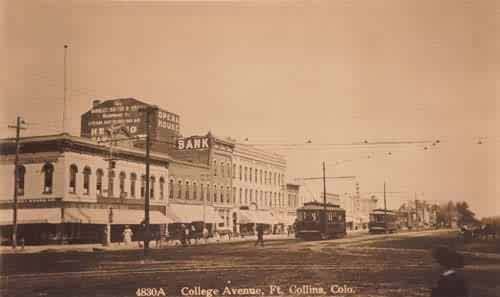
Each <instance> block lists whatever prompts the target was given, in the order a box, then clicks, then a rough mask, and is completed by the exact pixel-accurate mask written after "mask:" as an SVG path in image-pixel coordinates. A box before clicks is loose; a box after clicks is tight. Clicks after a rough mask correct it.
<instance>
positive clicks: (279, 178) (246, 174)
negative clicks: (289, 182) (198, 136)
mask: <svg viewBox="0 0 500 297" xmlns="http://www.w3.org/2000/svg"><path fill="white" fill-rule="evenodd" d="M237 168H238V169H239V173H238V172H237ZM213 173H214V176H217V175H218V174H220V176H221V177H232V178H236V176H237V175H238V177H239V180H243V181H245V182H247V181H248V182H253V183H256V184H258V183H260V184H261V185H262V184H264V185H279V186H281V185H283V184H284V183H285V175H284V174H281V173H278V172H271V171H267V170H262V169H257V168H252V167H247V166H244V167H243V166H242V165H240V166H239V167H237V166H236V164H233V170H232V172H231V164H230V163H227V164H225V163H224V162H220V164H219V165H217V160H213ZM237 173H238V174H237Z"/></svg>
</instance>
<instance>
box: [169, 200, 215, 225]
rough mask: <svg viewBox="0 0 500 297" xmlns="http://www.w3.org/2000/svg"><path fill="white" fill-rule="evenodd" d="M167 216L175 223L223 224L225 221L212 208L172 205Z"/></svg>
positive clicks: (208, 206)
mask: <svg viewBox="0 0 500 297" xmlns="http://www.w3.org/2000/svg"><path fill="white" fill-rule="evenodd" d="M167 216H168V217H169V218H171V219H172V221H173V222H174V223H191V222H202V221H205V222H207V223H222V222H224V220H223V219H222V218H221V217H220V216H219V215H218V214H217V212H216V211H215V209H214V208H213V207H212V206H210V205H207V206H203V205H193V204H178V203H172V204H170V205H169V206H167Z"/></svg>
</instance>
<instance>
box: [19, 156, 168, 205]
mask: <svg viewBox="0 0 500 297" xmlns="http://www.w3.org/2000/svg"><path fill="white" fill-rule="evenodd" d="M41 171H42V173H43V174H44V178H43V194H51V193H52V191H53V186H54V182H53V181H54V165H52V163H48V162H47V163H45V164H44V165H43V166H42V170H41ZM77 174H78V167H77V166H76V165H75V164H72V165H71V166H70V167H69V192H70V193H73V194H74V193H76V189H77ZM82 174H83V185H82V186H83V195H90V189H91V184H90V175H91V174H92V170H91V169H90V167H89V166H85V167H84V168H83V171H82ZM95 174H96V185H95V189H96V193H97V194H98V195H102V193H103V176H104V171H103V170H102V169H101V168H99V169H97V170H96V173H95ZM25 175H26V168H25V167H24V166H22V165H20V166H18V182H17V185H18V195H21V196H22V195H24V185H25ZM126 178H127V175H126V173H125V172H123V171H122V172H120V174H119V176H118V185H119V187H118V188H119V193H120V197H122V198H125V197H127V189H125V180H126ZM129 178H130V185H129V186H130V188H129V190H130V191H129V194H130V197H132V198H135V197H136V194H137V193H136V181H137V175H136V174H135V173H131V174H130V177H129ZM107 182H108V193H107V194H108V196H109V197H113V196H114V183H115V172H114V171H111V172H110V173H109V175H108V180H107ZM155 183H156V178H155V177H154V176H151V178H150V184H149V187H150V198H151V199H155ZM159 185H160V186H159V190H160V193H159V196H160V197H159V198H160V200H161V199H163V198H164V189H165V179H164V178H163V177H160V179H159ZM145 193H146V176H145V175H142V176H141V183H140V189H139V194H140V197H141V198H144V196H145Z"/></svg>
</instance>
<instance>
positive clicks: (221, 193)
mask: <svg viewBox="0 0 500 297" xmlns="http://www.w3.org/2000/svg"><path fill="white" fill-rule="evenodd" d="M220 203H224V186H220Z"/></svg>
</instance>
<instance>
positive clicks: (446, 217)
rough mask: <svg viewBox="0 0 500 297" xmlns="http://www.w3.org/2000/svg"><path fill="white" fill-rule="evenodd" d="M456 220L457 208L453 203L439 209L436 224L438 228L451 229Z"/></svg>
mask: <svg viewBox="0 0 500 297" xmlns="http://www.w3.org/2000/svg"><path fill="white" fill-rule="evenodd" d="M454 218H456V207H455V204H454V203H453V202H452V201H448V203H445V204H441V205H440V206H439V208H438V209H437V213H436V223H437V225H438V226H446V227H451V226H452V222H453V220H454Z"/></svg>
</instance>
